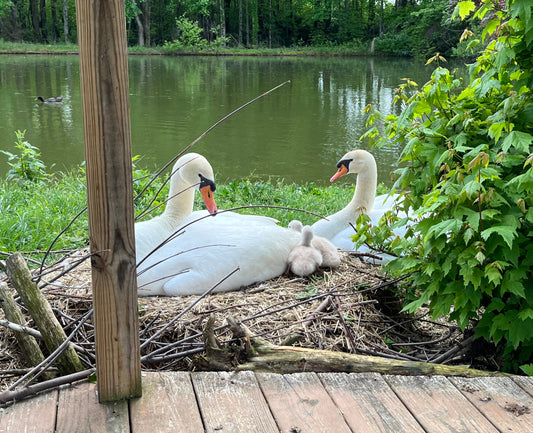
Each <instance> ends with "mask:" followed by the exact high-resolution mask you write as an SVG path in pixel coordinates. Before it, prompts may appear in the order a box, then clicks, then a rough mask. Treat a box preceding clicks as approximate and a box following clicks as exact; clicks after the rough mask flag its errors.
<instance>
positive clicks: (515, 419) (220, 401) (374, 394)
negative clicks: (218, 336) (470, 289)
mask: <svg viewBox="0 0 533 433" xmlns="http://www.w3.org/2000/svg"><path fill="white" fill-rule="evenodd" d="M130 432H131V433H167V432H186V433H204V432H206V433H329V432H331V433H352V432H353V433H359V432H364V433H407V432H408V433H423V432H427V433H480V432H483V433H493V432H502V433H503V432H506V433H507V432H509V433H513V432H514V433H525V432H533V378H526V377H512V378H498V377H485V378H475V379H465V378H445V377H443V376H420V377H419V376H416V377H413V376H389V375H381V374H378V373H350V374H346V373H319V374H315V373H294V374H289V375H278V374H270V373H268V374H267V373H252V372H239V373H235V372H193V373H189V372H143V396H142V397H141V398H138V399H132V400H130V401H121V402H117V403H106V404H99V403H98V399H97V395H96V386H95V385H94V384H91V383H89V382H81V383H77V384H74V385H70V386H65V387H61V388H60V389H59V390H53V391H49V392H45V393H42V394H40V395H38V396H36V397H33V398H29V399H26V400H23V401H20V402H18V403H16V404H14V405H11V406H8V407H5V408H0V433H130Z"/></svg>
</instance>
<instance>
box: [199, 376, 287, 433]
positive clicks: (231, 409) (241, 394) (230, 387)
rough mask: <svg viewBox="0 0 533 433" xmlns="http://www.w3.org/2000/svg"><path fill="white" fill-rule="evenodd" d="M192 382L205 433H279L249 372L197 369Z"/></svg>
mask: <svg viewBox="0 0 533 433" xmlns="http://www.w3.org/2000/svg"><path fill="white" fill-rule="evenodd" d="M193 385H194V389H195V392H196V397H197V399H198V405H199V407H200V413H201V414H202V418H203V420H204V427H205V431H206V432H207V433H215V432H216V433H221V432H223V433H279V430H278V427H277V426H276V423H275V421H274V418H273V417H272V414H271V413H270V409H269V408H268V405H267V402H266V401H265V398H264V397H263V394H262V393H261V390H260V389H259V384H258V383H257V380H256V378H255V376H254V374H253V373H251V372H248V371H244V372H239V373H226V372H205V373H202V372H199V373H195V374H194V375H193Z"/></svg>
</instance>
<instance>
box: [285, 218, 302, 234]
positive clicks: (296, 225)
mask: <svg viewBox="0 0 533 433" xmlns="http://www.w3.org/2000/svg"><path fill="white" fill-rule="evenodd" d="M288 227H289V228H290V229H291V230H294V231H296V232H301V231H302V228H303V224H302V222H301V221H300V220H292V221H291V222H290V223H289V225H288Z"/></svg>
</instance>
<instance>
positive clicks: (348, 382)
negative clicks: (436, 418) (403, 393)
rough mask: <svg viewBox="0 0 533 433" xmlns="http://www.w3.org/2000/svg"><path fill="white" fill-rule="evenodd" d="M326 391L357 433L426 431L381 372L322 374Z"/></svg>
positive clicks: (417, 432) (418, 432) (412, 432)
mask: <svg viewBox="0 0 533 433" xmlns="http://www.w3.org/2000/svg"><path fill="white" fill-rule="evenodd" d="M318 376H319V377H320V379H321V381H322V383H323V384H324V386H325V388H326V391H327V392H328V394H329V395H330V396H331V398H332V399H333V401H334V402H335V404H336V405H337V406H338V407H339V409H340V410H341V411H342V413H343V414H344V417H345V418H346V422H347V423H348V425H349V426H350V428H351V429H352V431H353V432H354V433H359V432H360V433H374V432H376V433H377V432H379V433H423V432H424V430H423V429H422V427H420V425H419V424H418V422H417V421H416V419H415V418H414V417H413V416H412V415H411V413H410V412H409V411H408V410H407V409H406V408H405V406H404V405H403V404H402V402H401V401H400V400H399V399H398V397H397V396H396V394H395V393H394V391H393V390H392V389H391V388H390V387H389V385H387V383H386V382H385V381H384V380H383V378H382V377H381V375H379V374H377V373H351V374H346V373H320V374H319V375H318Z"/></svg>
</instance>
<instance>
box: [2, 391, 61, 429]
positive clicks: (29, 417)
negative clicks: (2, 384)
mask: <svg viewBox="0 0 533 433" xmlns="http://www.w3.org/2000/svg"><path fill="white" fill-rule="evenodd" d="M57 394H58V393H57V391H50V392H47V393H44V394H41V395H38V396H36V397H33V398H31V399H28V400H24V401H21V402H19V403H17V404H14V405H12V406H9V407H7V408H4V409H0V433H51V432H53V431H54V426H55V422H56V407H57Z"/></svg>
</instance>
